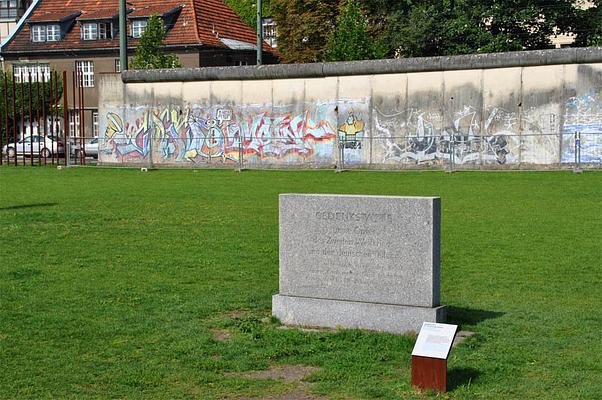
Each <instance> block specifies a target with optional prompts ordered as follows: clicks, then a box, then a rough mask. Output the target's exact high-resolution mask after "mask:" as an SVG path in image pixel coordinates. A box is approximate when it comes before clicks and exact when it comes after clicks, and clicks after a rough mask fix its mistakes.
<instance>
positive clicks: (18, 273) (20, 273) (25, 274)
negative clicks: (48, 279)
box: [6, 269, 42, 280]
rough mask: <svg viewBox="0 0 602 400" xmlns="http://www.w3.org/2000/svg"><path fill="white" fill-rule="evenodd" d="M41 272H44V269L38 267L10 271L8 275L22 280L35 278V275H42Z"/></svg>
mask: <svg viewBox="0 0 602 400" xmlns="http://www.w3.org/2000/svg"><path fill="white" fill-rule="evenodd" d="M41 273H42V271H40V270H37V269H18V270H14V271H11V272H8V273H7V274H6V275H7V276H8V278H9V279H14V280H22V279H28V278H33V277H35V276H38V275H40V274H41Z"/></svg>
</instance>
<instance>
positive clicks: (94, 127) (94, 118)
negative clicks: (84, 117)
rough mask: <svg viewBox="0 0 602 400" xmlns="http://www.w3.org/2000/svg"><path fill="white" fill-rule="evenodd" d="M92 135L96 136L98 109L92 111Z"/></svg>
mask: <svg viewBox="0 0 602 400" xmlns="http://www.w3.org/2000/svg"><path fill="white" fill-rule="evenodd" d="M92 135H93V136H94V137H98V111H92Z"/></svg>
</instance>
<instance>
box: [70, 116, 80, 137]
mask: <svg viewBox="0 0 602 400" xmlns="http://www.w3.org/2000/svg"><path fill="white" fill-rule="evenodd" d="M79 132H80V124H79V111H69V136H70V137H72V138H73V137H79V136H80V134H79Z"/></svg>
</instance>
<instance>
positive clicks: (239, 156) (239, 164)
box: [238, 135, 244, 172]
mask: <svg viewBox="0 0 602 400" xmlns="http://www.w3.org/2000/svg"><path fill="white" fill-rule="evenodd" d="M243 165H244V160H243V151H242V139H241V137H240V135H239V136H238V172H242V168H243Z"/></svg>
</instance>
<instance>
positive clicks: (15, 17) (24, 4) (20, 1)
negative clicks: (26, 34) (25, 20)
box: [0, 0, 32, 42]
mask: <svg viewBox="0 0 602 400" xmlns="http://www.w3.org/2000/svg"><path fill="white" fill-rule="evenodd" d="M31 2H32V0H0V42H1V41H3V40H4V39H5V38H7V37H8V36H9V35H10V34H11V33H12V32H14V30H15V28H16V26H17V23H18V22H19V20H20V19H21V17H22V16H23V15H24V14H25V11H26V10H27V8H29V6H30V5H31Z"/></svg>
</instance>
